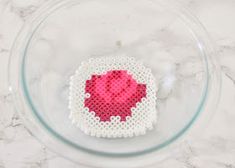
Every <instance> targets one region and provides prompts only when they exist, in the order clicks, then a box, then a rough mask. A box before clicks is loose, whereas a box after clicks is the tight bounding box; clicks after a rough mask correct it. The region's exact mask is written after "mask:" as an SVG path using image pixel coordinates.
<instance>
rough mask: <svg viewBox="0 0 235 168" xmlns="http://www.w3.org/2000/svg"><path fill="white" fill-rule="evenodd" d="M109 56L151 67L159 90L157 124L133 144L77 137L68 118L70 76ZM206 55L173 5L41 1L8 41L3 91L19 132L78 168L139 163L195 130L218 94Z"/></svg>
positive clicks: (215, 70)
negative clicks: (9, 50) (22, 126)
mask: <svg viewBox="0 0 235 168" xmlns="http://www.w3.org/2000/svg"><path fill="white" fill-rule="evenodd" d="M119 54H120V55H126V56H131V57H135V58H136V59H137V60H140V61H142V62H143V63H144V65H145V66H146V67H149V68H151V70H152V73H153V75H154V76H155V78H156V81H157V82H156V85H157V87H158V88H159V90H158V92H157V93H156V94H157V97H158V100H157V109H158V113H159V117H158V122H157V125H156V127H155V129H154V130H152V131H149V132H147V134H146V135H144V136H138V137H134V138H126V139H122V138H120V139H105V138H94V137H90V136H87V135H85V134H83V133H82V132H81V131H80V130H79V129H78V128H77V127H75V126H74V125H72V124H71V121H70V119H69V118H68V116H69V110H68V88H69V79H70V76H71V75H72V74H73V73H74V72H75V70H76V69H77V68H78V66H79V65H80V63H81V62H82V61H86V60H88V59H89V58H94V57H95V58H97V57H103V56H106V57H109V56H113V55H119ZM215 57H216V53H215V52H214V50H213V45H212V43H211V41H210V39H209V38H208V35H207V33H206V31H205V30H204V28H203V27H202V25H201V24H200V23H199V22H198V21H197V19H196V18H195V17H193V16H192V15H191V14H190V13H189V12H188V11H187V10H185V9H182V8H181V7H180V6H178V5H177V4H175V3H173V2H170V3H169V2H167V1H165V0H154V1H152V0H138V1H136V0H126V1H120V0H109V1H106V0H87V1H83V0H60V1H58V0H57V1H49V2H48V3H46V4H45V5H44V6H43V7H42V8H41V9H39V10H38V11H37V13H35V14H34V15H33V16H32V18H31V19H29V20H28V21H27V22H26V23H25V25H24V27H23V28H22V30H21V32H20V33H19V35H18V37H17V38H16V40H15V45H14V46H13V48H12V55H11V58H10V62H9V89H10V91H11V93H12V95H13V98H14V102H15V106H16V109H17V111H19V114H20V115H21V117H22V119H23V120H24V123H25V125H26V127H27V128H28V130H29V131H30V132H31V133H32V134H33V135H34V136H35V137H37V138H38V139H39V140H40V141H41V142H43V143H44V144H45V145H47V146H48V147H49V148H51V149H52V150H54V151H56V152H57V153H59V154H61V155H63V156H64V157H66V158H68V159H71V160H72V161H75V162H77V163H79V164H84V165H88V166H94V167H141V166H146V165H148V164H153V163H154V162H157V161H161V160H162V159H164V158H166V157H168V156H169V155H171V154H172V153H173V151H174V150H176V149H177V146H178V145H179V144H180V143H181V142H182V141H183V140H184V139H190V138H192V137H196V135H197V134H198V133H200V131H202V128H204V127H205V124H206V123H207V122H208V119H209V118H211V115H212V114H213V112H214V110H215V107H216V104H217V103H218V98H219V91H220V70H219V66H218V65H217V62H216V60H215ZM186 132H187V134H186Z"/></svg>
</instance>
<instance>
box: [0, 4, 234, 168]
mask: <svg viewBox="0 0 235 168" xmlns="http://www.w3.org/2000/svg"><path fill="white" fill-rule="evenodd" d="M44 2H45V0H22V1H18V0H1V1H0V168H65V167H66V168H77V167H79V168H80V167H81V166H77V165H75V164H74V163H72V162H70V161H67V160H65V159H63V158H62V157H60V156H58V155H56V154H54V153H52V152H50V151H49V150H48V149H47V148H45V147H44V146H43V145H42V144H40V143H39V142H38V141H37V140H35V138H34V137H32V136H31V135H30V134H29V133H28V132H27V130H26V129H25V127H24V125H23V124H22V122H21V121H20V118H19V116H18V115H17V114H16V112H15V110H14V108H13V105H12V101H11V98H10V95H9V92H8V86H7V61H8V58H9V52H10V48H11V45H12V43H13V41H14V38H15V36H16V34H17V32H18V31H19V29H20V27H21V26H22V25H23V23H24V21H25V20H27V17H28V16H30V14H32V13H33V12H34V11H35V10H37V8H38V7H39V6H40V5H42V4H43V3H44ZM180 2H182V5H185V6H187V7H189V8H190V9H191V10H192V11H193V12H194V13H195V15H196V16H197V17H198V18H199V19H200V20H201V22H202V23H203V24H204V26H205V27H206V28H207V30H208V32H209V33H210V34H211V36H212V38H213V39H214V40H215V42H216V43H217V45H218V53H219V61H220V64H221V69H222V80H223V85H222V93H221V102H220V104H219V106H218V111H217V112H216V114H215V116H214V118H213V119H212V121H211V123H210V124H209V126H208V128H207V129H206V131H205V133H204V135H202V137H201V138H200V139H199V140H195V141H193V142H185V144H184V145H183V146H182V148H180V150H179V152H178V153H177V154H176V155H175V156H173V157H172V158H170V159H168V160H166V161H164V162H163V163H160V164H158V165H157V166H153V167H158V168H165V167H166V168H168V167H174V168H178V167H179V168H201V167H210V168H235V122H234V120H235V31H234V30H235V22H234V21H233V20H234V18H235V1H234V0H180ZM163 97H164V96H163Z"/></svg>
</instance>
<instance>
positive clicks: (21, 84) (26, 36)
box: [8, 0, 220, 158]
mask: <svg viewBox="0 0 235 168" xmlns="http://www.w3.org/2000/svg"><path fill="white" fill-rule="evenodd" d="M158 1H161V2H162V1H163V0H158ZM70 3H75V1H74V0H57V1H54V2H53V1H49V2H48V3H46V4H45V5H44V6H43V7H42V8H41V10H39V11H38V12H37V13H35V15H33V16H32V18H31V19H30V20H29V21H28V22H26V23H25V25H24V27H23V28H22V30H21V31H20V32H19V34H18V37H17V39H16V40H15V43H14V45H13V48H12V52H11V57H10V60H9V66H8V68H9V72H11V71H12V70H11V69H12V66H13V63H12V57H15V56H16V55H18V57H19V55H21V56H20V57H22V58H21V59H22V65H18V70H19V76H20V77H18V79H17V81H14V80H13V79H12V77H11V75H12V74H10V73H9V77H8V79H9V90H10V92H11V93H12V94H13V95H14V99H13V100H14V102H18V103H15V106H16V109H18V106H19V105H17V104H19V102H20V104H24V106H28V107H27V108H28V109H30V110H31V111H32V112H33V116H34V117H35V118H34V119H33V120H35V121H39V122H40V126H43V127H44V128H41V131H45V130H47V131H49V132H50V133H49V134H47V135H53V136H54V138H55V139H57V140H60V141H62V143H66V144H67V145H69V146H70V147H72V148H76V149H78V150H80V151H82V152H86V153H89V154H94V155H98V156H104V157H112V158H113V157H118V158H119V157H120V158H123V157H136V156H139V155H144V154H149V153H152V152H156V151H159V149H162V148H165V147H166V146H169V145H170V144H172V143H173V142H176V141H177V140H178V139H179V138H180V137H182V136H183V135H184V134H185V133H186V132H187V131H188V130H189V129H190V128H191V126H192V125H193V123H194V122H195V121H196V120H197V119H198V116H199V115H200V114H201V113H202V111H203V109H204V105H205V102H206V100H207V98H208V92H209V91H210V89H209V87H210V85H211V78H209V75H210V74H209V66H210V65H208V64H209V63H210V62H209V61H208V60H207V59H208V58H209V57H207V56H208V55H211V53H214V54H215V52H214V48H213V45H212V44H211V43H210V42H209V41H210V37H209V36H208V34H207V32H206V30H205V29H204V27H203V26H202V25H201V23H200V22H199V21H198V20H197V18H195V17H194V16H193V15H192V14H191V13H190V12H189V11H188V10H187V9H184V8H182V7H180V9H178V8H177V6H176V7H175V6H174V8H173V10H176V12H177V13H179V14H180V15H182V16H181V17H182V19H183V20H185V21H186V22H189V24H192V25H190V26H195V27H196V28H197V29H200V30H199V34H200V33H202V37H200V36H199V35H198V34H195V32H193V34H194V35H195V39H197V40H198V44H199V47H201V48H200V49H201V51H203V52H202V53H203V55H204V58H205V63H206V64H205V65H206V75H207V76H208V77H206V82H205V88H204V91H203V93H204V94H203V96H202V99H201V101H200V103H199V105H198V109H197V112H196V113H194V115H193V117H192V119H191V120H190V121H189V122H188V123H187V124H186V125H185V126H184V127H183V129H181V130H180V131H179V132H178V133H177V134H175V135H174V136H173V137H171V138H170V139H168V140H166V141H165V142H163V143H162V144H159V145H157V146H155V147H153V148H149V149H145V150H142V151H138V152H130V153H109V152H100V151H96V150H92V149H87V148H84V147H82V146H79V145H77V144H75V143H73V142H71V141H69V140H67V139H66V138H64V137H63V136H61V135H60V134H58V133H57V132H56V131H54V130H53V129H51V128H50V127H49V126H48V124H47V123H45V121H44V120H43V119H42V118H41V116H40V115H39V114H38V113H37V109H36V108H35V107H34V105H33V102H32V100H31V99H30V94H29V91H28V89H27V88H28V87H27V83H26V82H25V81H26V80H25V58H26V57H25V56H26V55H27V49H28V47H29V44H30V40H31V39H32V37H33V35H34V33H35V32H36V31H37V28H38V27H39V26H40V24H42V23H43V21H44V20H45V19H46V18H47V17H49V16H50V14H52V13H53V12H54V11H56V10H57V9H60V8H61V7H64V6H65V5H68V4H69V5H71V4H70ZM77 3H80V2H77ZM154 3H155V2H154ZM167 5H169V4H167ZM45 11H46V12H45ZM190 22H192V23H190ZM193 24H194V25H193ZM32 28H33V29H32ZM29 32H30V33H29ZM198 38H200V40H199V39H198ZM22 40H23V41H24V42H23V43H21V45H22V44H24V45H25V47H24V50H22V49H19V48H20V47H19V42H18V41H22ZM199 41H200V42H199ZM19 51H20V52H19ZM17 52H18V53H17ZM209 53H210V54H209ZM215 55H216V54H215ZM18 59H19V60H20V58H18ZM213 61H214V62H215V63H216V60H214V58H213ZM18 64H19V63H18ZM215 69H216V70H217V72H216V73H217V74H216V75H217V78H218V79H219V81H220V77H219V76H220V74H219V72H218V67H217V66H216V67H215ZM13 83H18V85H17V87H15V86H14V84H13ZM218 85H219V86H218V87H217V88H220V83H218ZM217 92H218V93H216V94H217V95H219V93H220V90H219V91H217ZM15 96H16V97H15ZM216 97H218V96H216ZM217 101H218V100H217ZM216 104H218V103H216ZM18 111H19V113H20V116H21V117H22V118H25V117H26V116H25V113H23V114H22V111H20V110H18ZM27 120H28V119H26V121H24V123H25V124H26V125H28V126H27V128H28V130H29V131H30V132H31V133H32V134H33V135H34V136H35V137H36V138H37V139H39V140H40V141H42V142H43V143H44V144H46V143H47V142H46V141H45V140H44V139H43V140H42V138H41V137H40V134H39V135H37V134H35V133H34V132H35V130H34V128H33V127H32V126H31V124H32V121H31V123H30V122H28V121H27ZM51 133H52V134H51ZM54 138H53V139H54Z"/></svg>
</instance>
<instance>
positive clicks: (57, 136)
mask: <svg viewBox="0 0 235 168" xmlns="http://www.w3.org/2000/svg"><path fill="white" fill-rule="evenodd" d="M60 2H64V1H60ZM57 3H58V2H57ZM51 12H53V11H51ZM49 14H50V13H49ZM49 14H48V16H49ZM187 15H188V14H186V16H187ZM44 19H45V18H44ZM193 20H194V22H195V18H194V19H193ZM196 23H197V25H199V26H200V24H198V21H197V20H196ZM38 26H39V25H38ZM200 27H201V26H200ZM35 31H36V29H35ZM32 36H33V33H32V34H31V37H30V38H29V41H30V39H31V38H32ZM29 41H28V42H27V43H28V44H29ZM28 44H27V46H28ZM26 51H27V50H25V53H24V57H23V64H24V62H25V54H26ZM24 68H25V67H24V65H23V66H22V67H21V69H20V76H22V79H21V83H20V85H21V86H22V87H23V89H24V91H25V94H24V96H25V99H26V100H27V102H28V103H29V106H30V107H31V109H32V111H33V113H34V115H35V117H36V118H37V120H39V121H40V122H41V124H42V125H43V126H44V127H46V129H47V130H48V131H50V132H51V133H53V135H54V136H55V137H56V138H57V139H60V140H62V141H63V142H64V143H67V144H68V145H70V146H72V147H75V148H77V149H79V150H83V151H85V152H88V153H91V154H97V155H103V156H106V157H127V156H128V157H130V156H137V155H143V154H146V153H150V152H154V151H156V150H159V149H161V148H163V147H165V146H167V145H169V144H171V143H172V142H174V141H176V140H177V139H178V138H179V137H180V136H181V135H183V134H184V133H185V132H186V130H188V129H189V128H190V127H191V125H192V124H193V123H194V122H195V120H196V119H197V117H198V115H199V114H200V113H201V111H202V108H203V106H204V103H205V100H206V98H207V92H206V90H207V89H208V86H209V81H207V83H206V86H205V92H204V95H203V99H202V100H203V101H201V103H200V106H199V108H198V111H197V113H196V114H195V116H194V117H193V118H192V120H191V121H190V122H189V123H188V124H187V125H186V126H185V127H184V128H183V129H182V130H181V131H180V132H179V133H178V134H176V135H175V136H174V137H172V138H171V139H169V140H167V141H166V142H164V143H163V144H161V145H158V146H157V147H155V148H151V149H147V150H144V151H141V152H133V153H120V154H119V153H118V154H117V153H106V152H98V151H94V150H90V149H86V148H83V147H80V146H77V145H76V144H74V143H72V142H70V141H68V140H66V139H65V138H63V137H62V136H60V135H59V134H57V133H56V132H54V131H53V130H50V127H49V126H48V125H46V123H43V122H44V121H43V120H42V118H41V117H40V116H39V115H38V113H37V112H36V109H35V108H34V106H33V103H32V102H31V100H30V95H29V92H28V90H27V84H26V83H25V75H24V71H25V69H24ZM207 70H208V66H207ZM207 73H208V75H209V71H208V72H207ZM9 79H10V78H9ZM9 86H11V85H9ZM35 136H37V135H35ZM39 139H40V138H39Z"/></svg>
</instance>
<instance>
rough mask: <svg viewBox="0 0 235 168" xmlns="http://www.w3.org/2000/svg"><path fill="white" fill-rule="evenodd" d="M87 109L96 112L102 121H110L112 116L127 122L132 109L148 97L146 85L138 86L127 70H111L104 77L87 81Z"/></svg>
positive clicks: (97, 76)
mask: <svg viewBox="0 0 235 168" xmlns="http://www.w3.org/2000/svg"><path fill="white" fill-rule="evenodd" d="M85 92H86V93H89V94H90V96H89V98H86V99H85V102H84V104H85V107H88V108H89V111H90V112H91V111H93V112H95V116H98V117H99V118H100V121H110V117H111V116H120V117H121V121H126V117H127V116H131V108H132V107H136V103H137V102H141V99H142V98H144V97H146V85H145V84H138V83H137V82H136V80H135V79H133V78H132V76H131V75H129V74H128V73H127V71H126V70H111V71H108V72H107V73H106V74H104V75H92V77H91V79H90V80H87V81H86V86H85Z"/></svg>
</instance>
